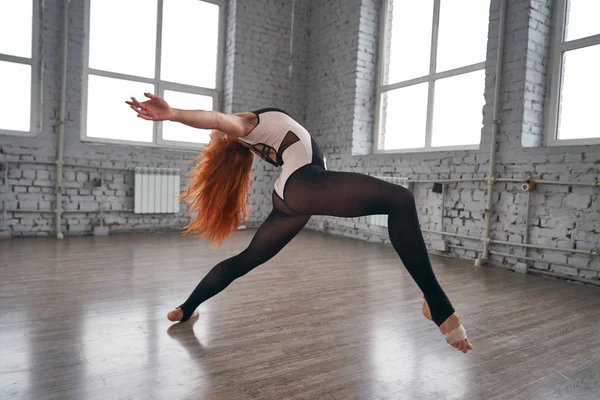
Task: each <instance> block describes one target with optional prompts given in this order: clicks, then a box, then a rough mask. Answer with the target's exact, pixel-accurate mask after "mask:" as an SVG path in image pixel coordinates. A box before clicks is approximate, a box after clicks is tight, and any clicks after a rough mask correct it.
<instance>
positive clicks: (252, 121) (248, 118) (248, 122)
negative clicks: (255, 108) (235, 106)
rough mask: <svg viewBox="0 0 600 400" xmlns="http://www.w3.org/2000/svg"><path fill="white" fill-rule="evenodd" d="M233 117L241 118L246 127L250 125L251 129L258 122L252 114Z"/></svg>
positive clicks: (238, 114)
mask: <svg viewBox="0 0 600 400" xmlns="http://www.w3.org/2000/svg"><path fill="white" fill-rule="evenodd" d="M233 115H235V116H236V117H238V118H241V119H242V120H243V121H244V123H245V124H246V125H251V126H252V127H254V125H256V123H257V122H258V117H257V116H256V114H254V113H253V112H241V113H236V114H233Z"/></svg>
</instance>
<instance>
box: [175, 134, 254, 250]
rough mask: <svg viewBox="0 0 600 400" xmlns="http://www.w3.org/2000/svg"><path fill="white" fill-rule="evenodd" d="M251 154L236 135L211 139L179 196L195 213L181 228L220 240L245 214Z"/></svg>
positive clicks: (187, 231) (246, 214)
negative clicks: (235, 137)
mask: <svg viewBox="0 0 600 400" xmlns="http://www.w3.org/2000/svg"><path fill="white" fill-rule="evenodd" d="M253 158H254V155H253V154H252V153H251V152H250V150H249V149H248V148H247V147H245V146H244V145H242V144H241V143H240V142H239V141H238V140H237V139H234V138H229V137H225V138H223V139H215V140H211V142H210V143H209V144H208V145H207V146H206V147H205V148H204V149H203V150H202V152H201V153H200V155H199V156H198V158H197V160H196V161H198V164H197V165H196V166H195V167H194V169H193V170H192V171H191V172H190V173H189V176H190V177H191V178H192V180H191V181H190V183H189V184H188V186H187V188H186V189H185V191H184V192H183V194H182V195H181V196H180V199H181V201H184V202H185V203H187V204H188V211H192V212H196V216H195V217H194V218H193V219H192V221H191V222H190V224H189V225H188V226H186V227H185V228H184V229H185V231H184V233H186V234H196V235H200V236H201V237H203V238H205V239H207V240H208V241H209V242H210V243H211V244H213V245H219V244H221V243H222V242H223V241H224V240H225V239H227V238H228V237H229V236H230V235H231V234H232V233H233V232H235V231H236V230H237V229H238V227H239V226H240V224H241V223H242V222H243V221H245V220H246V218H248V188H249V186H250V172H251V171H252V160H253Z"/></svg>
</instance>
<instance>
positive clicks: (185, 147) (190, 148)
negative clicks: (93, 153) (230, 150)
mask: <svg viewBox="0 0 600 400" xmlns="http://www.w3.org/2000/svg"><path fill="white" fill-rule="evenodd" d="M81 142H82V143H86V144H89V145H96V146H107V145H108V146H110V145H112V146H115V145H116V146H121V147H138V148H151V149H157V150H171V151H185V152H190V153H197V152H199V151H201V150H202V149H203V148H204V147H206V144H204V143H178V142H168V141H164V142H162V143H160V144H156V143H147V142H133V141H128V140H116V139H103V138H89V137H83V138H81Z"/></svg>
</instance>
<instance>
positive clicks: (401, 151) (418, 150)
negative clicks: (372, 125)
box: [373, 144, 481, 154]
mask: <svg viewBox="0 0 600 400" xmlns="http://www.w3.org/2000/svg"><path fill="white" fill-rule="evenodd" d="M465 150H481V145H480V144H470V145H463V146H444V147H428V148H424V147H421V148H415V149H390V150H382V149H375V150H374V151H373V154H415V153H437V152H443V151H465Z"/></svg>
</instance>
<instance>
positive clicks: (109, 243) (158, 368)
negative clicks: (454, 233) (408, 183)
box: [0, 230, 600, 400]
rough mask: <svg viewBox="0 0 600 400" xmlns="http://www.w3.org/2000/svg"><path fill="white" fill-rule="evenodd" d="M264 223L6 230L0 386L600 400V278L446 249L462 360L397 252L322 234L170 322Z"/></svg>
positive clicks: (109, 395)
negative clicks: (193, 315)
mask: <svg viewBox="0 0 600 400" xmlns="http://www.w3.org/2000/svg"><path fill="white" fill-rule="evenodd" d="M253 233H254V232H253V231H251V230H249V231H241V232H238V233H237V234H235V235H234V236H233V237H232V238H231V239H230V240H229V241H228V242H226V243H225V244H224V245H223V246H222V247H221V248H219V249H214V248H210V247H208V246H207V245H206V244H205V242H203V241H200V240H198V239H194V238H190V237H181V236H180V235H178V234H176V233H175V234H163V235H140V236H128V235H126V236H110V237H103V238H94V237H79V238H68V239H65V240H64V241H57V240H55V239H51V238H48V239H12V240H9V241H0V254H1V255H0V301H1V302H2V307H1V310H0V398H1V399H13V398H15V399H44V400H45V399H226V400H251V399H252V400H258V399H278V400H280V399H331V400H333V399H344V400H346V399H358V400H371V399H380V400H383V399H411V400H416V399H436V400H439V399H461V400H469V399H511V400H517V399H523V400H531V399H544V400H548V399H577V400H587V399H589V400H592V399H596V400H597V399H599V398H600V289H596V288H590V287H585V286H582V285H577V284H572V283H566V282H562V281H559V280H554V279H550V278H545V277H539V276H531V275H520V274H516V273H512V272H509V271H507V270H503V269H496V268H482V269H474V268H473V267H472V263H471V262H467V261H458V260H448V259H444V258H438V257H434V258H433V259H432V261H433V263H434V268H435V271H436V273H437V275H438V278H439V280H440V281H441V283H442V285H443V287H444V288H445V290H446V291H447V293H448V294H449V296H450V298H451V299H452V301H453V303H454V305H455V307H456V309H457V310H458V312H459V314H460V315H461V317H462V321H463V323H464V325H465V327H466V328H467V330H468V332H469V337H470V339H471V341H472V343H473V346H474V350H473V351H472V352H470V353H469V354H467V355H464V354H461V353H459V352H458V351H456V350H454V349H453V348H451V347H450V346H448V345H447V344H446V343H445V342H444V339H443V336H442V335H441V334H440V333H439V331H438V330H437V328H436V327H435V325H434V324H433V323H431V322H430V321H427V320H426V319H424V318H423V316H422V314H421V302H422V300H421V297H420V293H419V291H418V289H417V287H416V285H415V284H414V282H413V281H412V280H411V278H410V276H409V275H408V273H407V272H406V270H405V269H404V267H403V266H402V264H401V263H400V261H399V260H398V258H397V256H396V254H395V252H394V251H393V249H392V248H391V247H389V246H386V245H378V244H372V243H366V242H361V241H357V240H352V239H347V238H340V237H335V236H329V235H325V234H321V233H316V232H310V231H304V232H302V233H301V234H300V235H299V236H298V237H297V238H296V239H294V241H293V242H292V243H291V244H290V245H288V247H287V248H285V249H284V250H283V251H282V252H281V253H280V254H279V255H277V256H276V257H275V258H274V259H273V260H271V261H270V262H268V263H267V264H265V265H263V266H261V267H259V268H258V269H256V270H255V271H253V272H251V273H250V274H248V275H247V276H245V277H243V278H241V279H240V280H238V281H236V282H234V283H233V284H232V285H231V286H230V287H229V288H228V289H227V290H225V292H223V293H221V294H220V295H218V296H217V297H215V298H213V299H211V300H210V301H208V302H207V303H205V304H204V305H202V306H201V307H200V309H199V311H200V318H199V319H198V320H196V321H195V322H194V323H192V322H188V323H185V324H177V325H171V323H170V322H169V321H168V320H167V319H166V313H167V311H168V310H170V309H171V308H174V307H175V306H177V305H178V304H180V303H181V302H182V301H183V300H185V298H186V297H187V295H188V294H189V292H190V291H191V290H192V289H193V288H194V287H195V285H196V284H197V282H198V281H199V280H200V279H201V278H202V277H203V276H204V274H205V273H206V272H208V271H209V269H210V268H211V267H212V266H213V265H214V264H215V263H217V262H218V261H220V260H222V259H223V258H226V257H229V256H231V255H234V254H236V253H237V252H238V251H240V250H242V249H243V248H244V247H245V246H246V245H247V243H248V242H249V241H250V239H251V237H252V234H253Z"/></svg>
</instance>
